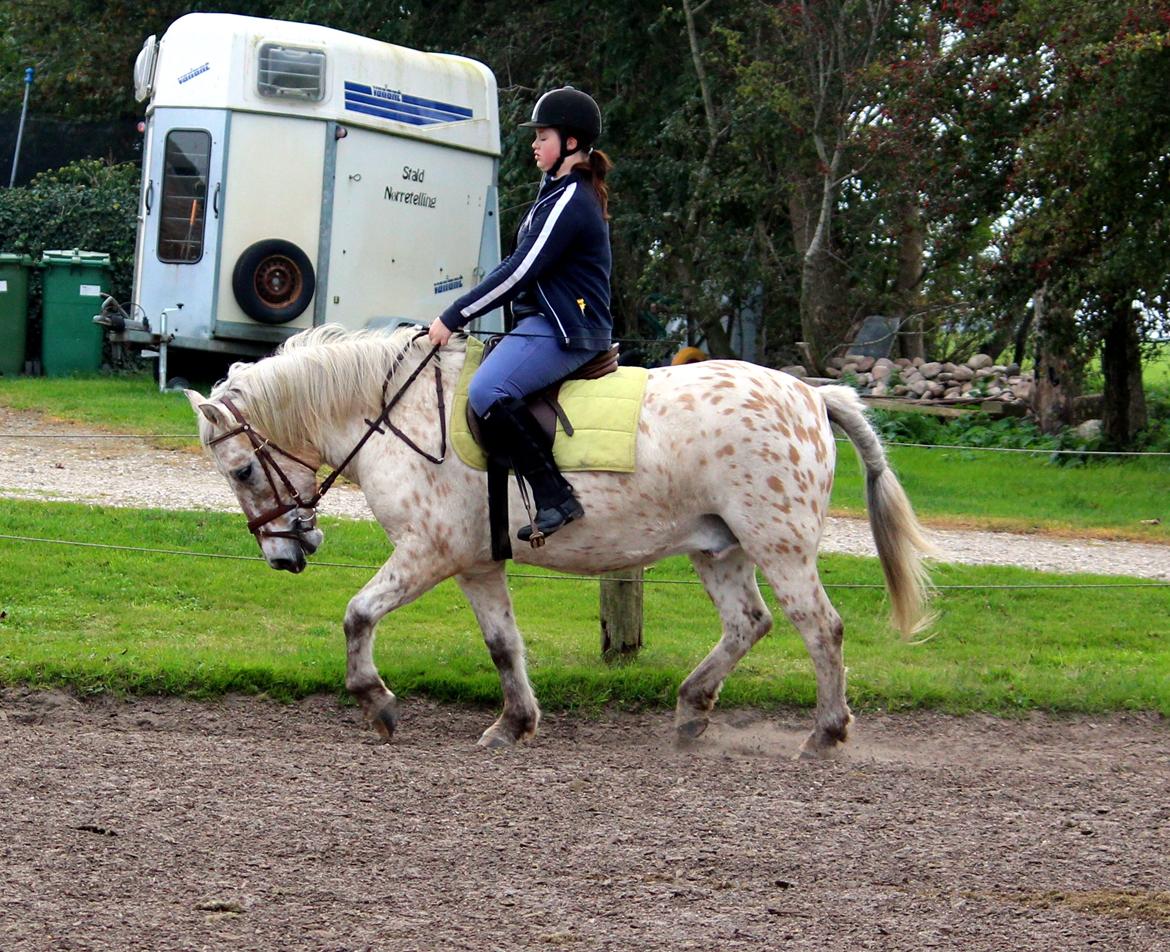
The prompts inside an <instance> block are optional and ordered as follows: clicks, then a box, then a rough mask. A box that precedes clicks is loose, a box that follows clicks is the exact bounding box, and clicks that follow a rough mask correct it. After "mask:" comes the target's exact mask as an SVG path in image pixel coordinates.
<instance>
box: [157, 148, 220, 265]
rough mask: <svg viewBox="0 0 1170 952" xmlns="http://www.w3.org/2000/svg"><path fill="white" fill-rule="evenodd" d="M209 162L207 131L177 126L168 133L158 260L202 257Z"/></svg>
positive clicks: (188, 261)
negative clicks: (177, 127) (178, 127)
mask: <svg viewBox="0 0 1170 952" xmlns="http://www.w3.org/2000/svg"><path fill="white" fill-rule="evenodd" d="M210 163H211V133H210V132H204V131H203V130H201V129H176V130H174V131H172V132H169V133H167V144H166V151H165V153H164V158H163V174H162V200H161V202H160V203H159V207H160V217H159V226H158V257H159V260H160V261H169V262H172V263H179V264H193V263H194V262H196V261H198V260H199V259H200V258H202V257H203V231H204V225H205V224H206V219H207V173H208V168H209V166H210Z"/></svg>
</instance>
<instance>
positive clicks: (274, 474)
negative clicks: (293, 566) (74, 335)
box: [207, 396, 324, 542]
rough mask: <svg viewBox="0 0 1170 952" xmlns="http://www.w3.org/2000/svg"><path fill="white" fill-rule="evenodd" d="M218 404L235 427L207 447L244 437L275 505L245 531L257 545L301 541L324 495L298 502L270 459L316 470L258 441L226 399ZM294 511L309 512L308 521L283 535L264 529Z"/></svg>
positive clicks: (297, 495)
mask: <svg viewBox="0 0 1170 952" xmlns="http://www.w3.org/2000/svg"><path fill="white" fill-rule="evenodd" d="M220 403H222V404H223V405H224V406H225V407H227V408H228V411H229V412H230V413H231V415H232V416H234V417H235V418H236V422H237V423H238V424H239V425H238V426H237V427H236V428H235V429H234V430H228V432H227V433H221V434H220V435H219V436H217V437H216V438H215V439H214V440H208V441H207V445H208V446H215V444H216V443H222V442H223V441H224V440H230V439H231V438H232V437H233V436H240V435H243V436H246V437H247V438H248V442H250V443H251V444H252V453H253V455H254V456H255V457H256V459H257V460H259V461H260V468H261V470H263V472H264V475H265V477H266V478H267V479H268V485H269V486H270V487H271V489H272V498H273V499H274V500H275V501H276V505H275V506H274V507H273V508H272V509H269V510H268V511H267V512H262V513H260V515H258V516H253V517H252V518H251V519H249V520H248V531H249V532H251V533H252V535H254V536H255V537H256V541H257V542H260V541H261V537H267V538H269V539H293V540H294V541H296V542H300V541H301V534H302V533H305V532H308V531H309V530H311V529H314V528H316V526H317V504H318V503H319V502H320V501H321V496H322V495H324V493H322V492H321V491H320V490H317V491H316V492H315V493H314V494H313V498H312V499H309V500H304V499H302V498H301V494H300V492H298V491H297V487H296V486H294V485H293V481H292V480H291V479H289V478H288V474H287V473H285V471H284V470H283V469H281V466H280V464H279V463H278V462H277V461H276V458H275V457H274V456H273V455H272V453H273V451H275V452H277V453H279V454H280V455H281V456H284V457H285V458H287V459H290V460H292V461H293V462H294V463H297V464H298V465H300V466H303V467H305V469H307V470H308V471H309V472H311V473H316V472H317V467H316V466H313V465H312V464H310V463H306V462H305V461H304V460H303V459H300V458H299V457H296V456H293V454H292V453H290V452H288V450H285V449H281V447H279V446H277V445H276V444H275V443H273V442H272V441H271V440H269V439H266V438H264V437H262V436H261V435H260V434H259V433H257V432H256V431H255V430H254V429H253V428H252V424H251V423H249V422H248V421H247V420H246V419H244V415H243V414H242V413H241V412H240V410H239V407H237V406H236V405H235V404H234V403H233V402H232V400H231V398H230V397H227V396H224V397H221V398H220ZM277 480H280V482H281V483H283V484H284V488H285V489H286V490H288V494H289V495H290V496H292V501H291V502H283V501H282V500H281V496H280V489H279V488H278V487H277V485H276V483H277ZM294 509H307V510H309V513H310V515H309V518H308V519H302V518H300V517H299V516H298V517H297V519H296V528H295V529H293V530H291V531H287V532H276V531H273V530H272V529H267V528H265V526H267V525H268V523H270V522H272V521H273V520H274V519H279V518H280V517H281V516H283V515H284V514H285V513H288V512H292V511H293V510H294Z"/></svg>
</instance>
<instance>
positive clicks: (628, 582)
mask: <svg viewBox="0 0 1170 952" xmlns="http://www.w3.org/2000/svg"><path fill="white" fill-rule="evenodd" d="M642 575H643V569H642V567H641V566H638V567H637V568H631V569H622V570H621V571H618V572H607V573H606V574H604V575H602V577H601V612H600V614H601V655H602V657H603V658H605V660H606V661H615V660H618V659H619V658H627V657H630V656H631V655H634V654H636V653H637V651H638V649H639V648H641V647H642Z"/></svg>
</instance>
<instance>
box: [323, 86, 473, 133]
mask: <svg viewBox="0 0 1170 952" xmlns="http://www.w3.org/2000/svg"><path fill="white" fill-rule="evenodd" d="M375 88H376V87H371V86H367V85H365V84H363V83H351V82H347V83H346V84H345V103H346V108H350V107H351V104H353V105H363V106H372V107H375V108H378V109H387V110H391V111H393V112H397V113H399V114H405V115H410V116H415V117H417V118H418V119H422V120H429V121H430V122H461V121H463V120H466V119H471V118H473V116H474V113H473V112H472V111H471V110H470V109H467V108H466V107H464V106H456V105H454V104H452V103H445V102H439V101H438V100H434V99H423V98H422V97H420V96H411V95H408V94H405V93H399V92H397V91H395V92H394V94H393V95H386V94H385V92H382V91H379V92H375ZM357 111H361V112H364V111H365V110H357ZM373 115H376V113H373ZM391 118H397V117H396V116H392V117H391ZM416 124H422V123H416Z"/></svg>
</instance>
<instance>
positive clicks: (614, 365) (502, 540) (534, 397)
mask: <svg viewBox="0 0 1170 952" xmlns="http://www.w3.org/2000/svg"><path fill="white" fill-rule="evenodd" d="M501 340H503V337H502V336H497V337H492V338H489V339H488V340H487V341H486V342H485V344H484V351H483V356H484V357H487V355H488V354H490V353H491V351H492V348H493V347H495V346H496V345H497V344H498V343H499V342H500V341H501ZM618 350H619V345H617V344H614V345H612V346H611V347H610V348H609V350H607V351H603V352H602V353H600V354H598V355H597V356H596V357H593V358H592V359H590V360H588V361H586V362H585V363H584V364H582V365H581V366H580V367H578V368H577V369H576V370H574V371H573V372H572V373H571V374H569V375H568V376H566V377H563V378H562V379H560V380H558V381H557V382H556V383H554V384H550V385H549V386H547V387H545V388H544V389H543V390H538V391H536V392H535V393H533V394H530V395H529V396H528V397H527V398H526V399H525V403H526V404H527V405H528V409H529V411H530V412H531V413H532V415H533V417H535V419H536V421H537V423H539V424H540V427H541V429H542V430H543V431H544V434H545V436H546V437H547V438H548V442H549V445H550V446H551V445H552V442H553V438H554V437H555V436H556V432H557V422H558V421H560V424H561V427H562V429H564V431H565V433H566V435H568V436H572V435H573V424H572V422H571V421H570V420H569V418H568V416H567V415H566V414H565V411H564V408H563V407H562V406H561V404H560V402H559V401H558V400H557V397H558V395H559V394H560V391H561V384H563V383H565V381H567V380H596V379H598V378H599V377H604V376H606V375H607V374H611V373H614V372H615V371H616V370H617V369H618ZM467 428H468V429H469V430H470V431H471V435H472V437H473V438H474V440H475V442H476V443H478V444H479V445H480V447H482V448H484V449H485V450H486V449H487V447H484V444H483V437H482V435H481V434H480V429H479V417H477V416H476V415H475V412H474V411H473V410H472V409H471V404H468V405H467ZM487 458H488V463H487V485H488V526H489V528H490V530H491V544H492V558H493V559H494V560H496V561H497V562H503V561H504V560H505V559H510V558H511V557H512V540H511V538H510V537H509V536H508V470H509V464H508V461H507V460H505V459H500V458H499V457H497V456H496V455H495V454H493V453H491V452H489V453H488V454H487ZM517 478H519V477H517Z"/></svg>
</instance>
